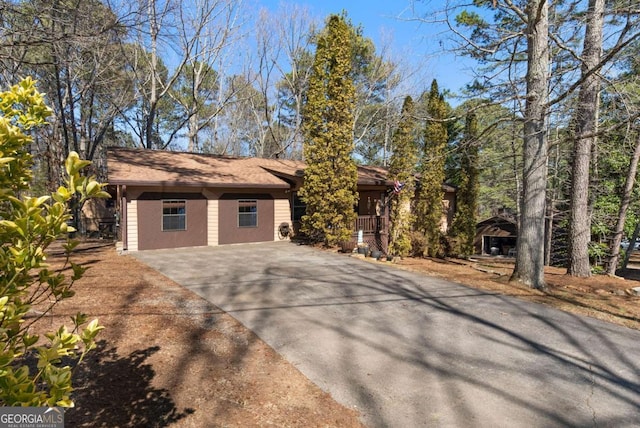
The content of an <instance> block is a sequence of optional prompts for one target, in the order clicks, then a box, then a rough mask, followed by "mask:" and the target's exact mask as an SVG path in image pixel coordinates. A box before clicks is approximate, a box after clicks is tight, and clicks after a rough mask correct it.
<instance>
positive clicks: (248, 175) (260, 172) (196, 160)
mask: <svg viewBox="0 0 640 428" xmlns="http://www.w3.org/2000/svg"><path fill="white" fill-rule="evenodd" d="M283 162H284V161H283ZM289 162H293V161H289ZM288 167H289V168H292V166H290V165H288ZM107 168H108V181H109V183H110V184H137V185H168V184H170V185H182V186H209V187H268V188H288V187H289V184H288V183H287V182H286V181H284V180H282V179H280V178H278V177H277V176H275V175H274V174H272V173H270V172H268V171H267V170H265V169H264V168H262V167H261V166H260V164H259V162H256V161H255V159H253V158H231V157H225V156H214V155H203V154H195V153H182V152H167V151H158V150H143V149H121V148H117V149H109V150H108V152H107Z"/></svg>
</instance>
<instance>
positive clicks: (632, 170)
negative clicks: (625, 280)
mask: <svg viewBox="0 0 640 428" xmlns="http://www.w3.org/2000/svg"><path fill="white" fill-rule="evenodd" d="M639 160H640V133H638V135H637V136H636V148H635V150H634V152H633V157H632V158H631V163H630V164H629V171H628V172H627V178H626V180H625V183H624V192H623V194H622V200H621V201H620V211H619V212H618V222H617V223H616V229H615V232H614V235H613V239H612V240H611V247H610V251H611V258H610V259H609V265H608V266H607V274H609V275H615V274H616V268H617V267H618V259H619V258H620V243H621V242H622V234H623V231H624V223H625V221H626V220H627V210H628V209H629V203H630V202H631V193H632V192H633V186H634V185H635V183H636V173H637V172H638V161H639ZM634 246H635V241H633V242H631V243H630V244H629V248H628V249H627V254H631V251H633V249H634ZM625 260H628V258H625ZM625 267H626V264H625Z"/></svg>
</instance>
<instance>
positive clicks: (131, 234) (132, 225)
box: [126, 200, 138, 251]
mask: <svg viewBox="0 0 640 428" xmlns="http://www.w3.org/2000/svg"><path fill="white" fill-rule="evenodd" d="M126 210H127V250H129V251H138V201H137V200H130V201H127V208H126Z"/></svg>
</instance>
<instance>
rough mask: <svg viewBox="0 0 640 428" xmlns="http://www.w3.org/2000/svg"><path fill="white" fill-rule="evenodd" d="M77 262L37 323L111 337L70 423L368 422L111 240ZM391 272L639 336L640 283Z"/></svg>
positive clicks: (460, 265)
mask: <svg viewBox="0 0 640 428" xmlns="http://www.w3.org/2000/svg"><path fill="white" fill-rule="evenodd" d="M75 257H76V261H78V262H81V263H85V264H87V265H88V266H90V269H89V270H88V271H87V273H86V274H85V277H84V278H83V279H82V280H80V281H79V282H78V283H77V284H76V286H75V291H76V293H77V294H76V296H75V297H73V298H72V299H70V300H68V301H65V302H63V303H62V304H61V305H60V306H59V307H57V308H56V310H55V313H54V314H53V316H49V317H47V318H45V319H43V320H41V321H40V325H39V327H40V328H42V329H53V328H56V327H57V326H58V325H60V324H61V323H64V322H68V319H69V316H71V315H74V314H75V313H77V312H78V311H82V312H84V313H86V314H88V315H89V319H92V318H94V317H98V318H99V319H100V323H101V324H103V325H104V326H105V327H106V329H105V330H104V331H103V332H102V334H101V336H100V346H99V348H98V349H96V350H95V351H93V352H92V353H91V354H90V356H89V357H88V358H87V360H86V361H85V362H84V363H83V365H82V366H80V367H79V369H78V371H77V377H76V382H75V385H76V390H75V392H74V399H75V402H76V408H74V409H70V410H68V411H67V413H66V416H65V418H66V423H67V426H73V427H81V426H87V427H88V426H90V427H160V426H169V425H170V426H172V427H198V428H199V427H254V426H255V427H268V426H274V427H287V426H288V427H358V426H361V424H360V422H359V420H358V414H357V413H356V412H355V411H354V410H352V409H348V408H345V407H343V406H341V405H339V404H337V403H336V402H335V401H334V400H333V399H332V398H331V396H330V395H329V394H327V393H325V392H323V391H322V390H320V389H319V388H318V387H317V386H316V385H314V384H312V383H311V382H310V381H309V380H308V379H306V378H305V377H304V376H303V375H302V374H301V373H300V372H299V371H298V370H297V369H296V368H295V367H293V366H292V365H291V364H289V363H288V362H287V361H285V360H284V359H283V358H282V357H281V356H279V355H278V354H277V353H276V352H275V351H274V350H273V349H271V348H270V347H269V346H267V345H266V344H265V343H264V342H262V341H261V340H260V339H259V338H258V337H256V336H255V335H254V334H253V333H252V332H250V331H248V330H247V329H245V328H244V327H243V326H242V325H241V324H239V323H238V322H237V321H236V320H235V319H233V318H232V317H231V316H229V315H227V314H226V313H224V312H223V311H221V310H220V309H219V308H217V307H215V306H213V305H211V304H209V303H207V302H206V301H204V300H202V299H201V298H199V297H197V296H196V295H194V294H192V293H191V292H189V291H187V290H186V289H184V288H182V287H180V286H179V285H177V284H175V283H174V282H172V281H170V280H169V279H167V278H166V277H164V276H163V275H161V274H159V273H158V272H156V271H154V270H152V269H150V268H148V267H146V266H145V265H143V264H142V263H140V262H138V261H137V260H136V259H134V258H132V257H130V256H120V255H117V253H116V251H115V249H114V248H113V245H112V244H110V245H105V244H101V243H96V242H86V243H84V244H83V245H82V246H81V247H80V251H78V252H77V254H76V256H75ZM345 257H346V255H345ZM367 260H368V261H372V259H367ZM50 261H51V262H52V263H53V264H55V263H59V262H60V261H61V257H60V256H57V257H56V256H55V255H54V256H53V257H51V258H50ZM375 263H380V262H375ZM384 263H386V262H384ZM390 268H400V269H408V270H412V271H416V272H420V273H424V274H427V275H435V276H439V277H442V278H446V279H449V280H451V281H455V282H457V283H460V284H464V285H467V286H470V287H474V288H480V289H484V290H490V291H494V292H497V293H502V294H505V295H512V296H516V297H518V298H521V299H526V300H530V301H535V302H538V303H543V304H548V305H552V306H554V307H557V308H560V309H562V310H566V311H570V312H574V313H581V314H585V315H588V316H592V317H596V318H600V319H603V320H605V321H609V322H613V323H617V324H621V325H624V326H627V327H630V328H635V329H640V297H638V296H634V295H631V294H630V292H629V290H630V289H631V288H632V287H635V286H638V285H640V283H639V282H637V281H635V280H632V279H626V280H625V279H623V278H618V277H615V278H612V277H607V276H595V277H592V278H588V279H584V278H571V277H568V276H567V275H565V274H564V270H561V269H557V268H548V270H547V272H546V279H547V282H548V283H549V289H548V290H547V291H546V292H544V293H543V292H539V291H535V290H529V289H526V288H522V287H520V286H517V285H515V284H512V283H509V282H508V278H509V274H510V273H511V271H512V269H513V265H512V264H511V263H509V262H504V261H501V260H499V259H491V260H464V261H463V260H457V259H445V260H441V259H414V258H406V259H403V260H401V261H399V262H397V263H394V265H393V267H391V266H390ZM631 273H634V272H633V271H631Z"/></svg>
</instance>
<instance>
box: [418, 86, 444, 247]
mask: <svg viewBox="0 0 640 428" xmlns="http://www.w3.org/2000/svg"><path fill="white" fill-rule="evenodd" d="M427 115H428V117H427V125H426V128H425V133H424V146H423V150H422V154H421V159H420V163H419V167H418V172H419V174H420V181H419V183H418V192H417V195H416V202H415V216H416V219H415V223H414V229H415V230H416V231H417V232H420V233H422V234H423V235H424V237H425V240H426V251H425V253H426V255H429V256H431V257H434V256H437V255H439V254H440V253H441V245H440V237H441V235H442V233H441V231H440V226H441V223H442V216H443V214H444V210H443V206H442V199H443V196H444V195H443V191H442V183H443V181H444V165H445V148H446V145H447V140H448V132H447V124H446V123H445V119H446V117H447V104H446V102H445V101H444V97H443V96H442V94H441V93H440V92H439V90H438V82H437V81H436V80H435V79H434V80H433V82H432V83H431V90H430V92H429V98H428V101H427Z"/></svg>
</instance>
